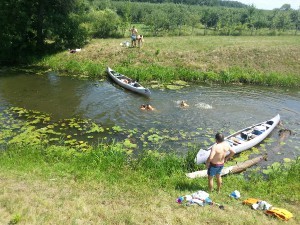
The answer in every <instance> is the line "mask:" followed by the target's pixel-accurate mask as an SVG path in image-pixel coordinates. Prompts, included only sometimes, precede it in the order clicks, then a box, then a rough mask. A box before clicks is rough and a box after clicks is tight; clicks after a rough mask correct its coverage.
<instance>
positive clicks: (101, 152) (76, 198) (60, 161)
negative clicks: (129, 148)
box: [0, 145, 300, 225]
mask: <svg viewBox="0 0 300 225" xmlns="http://www.w3.org/2000/svg"><path fill="white" fill-rule="evenodd" d="M187 165H188V160H187V159H185V158H180V157H177V156H174V155H172V154H168V155H164V154H158V153H155V152H151V151H150V152H145V153H144V154H143V155H142V156H140V157H138V158H135V159H133V158H131V156H130V155H128V154H127V153H126V151H124V150H123V149H122V148H121V147H120V146H117V145H116V146H110V147H106V146H99V147H95V148H94V149H93V150H92V151H90V152H86V153H75V152H74V151H72V150H70V149H67V148H65V147H54V146H51V147H48V148H46V147H40V146H27V147H25V146H10V147H7V149H6V151H2V152H1V157H0V177H1V178H0V184H1V189H0V190H1V191H0V213H1V217H0V223H1V224H32V225H34V224H195V223H197V221H201V224H202V223H203V224H221V223H222V224H281V223H282V222H281V221H279V220H278V219H275V218H270V217H268V216H266V215H265V214H264V213H263V212H262V211H254V210H251V209H250V208H249V207H248V206H244V205H242V200H243V199H246V198H248V197H255V198H261V199H263V200H265V201H267V202H269V203H271V204H272V205H274V206H276V207H280V208H285V209H287V210H289V211H291V212H292V213H293V214H294V218H293V219H291V220H290V221H289V222H288V223H289V224H299V216H298V215H297V214H298V209H299V206H300V193H299V188H300V186H299V185H300V184H299V180H298V175H299V172H300V161H299V160H298V161H296V162H294V163H292V164H290V166H289V167H288V168H279V169H274V170H273V172H271V173H270V174H269V177H268V179H263V177H262V176H260V175H259V174H258V173H257V172H255V171H253V172H252V173H251V174H250V176H249V179H248V180H246V179H244V177H243V176H242V175H231V176H227V177H224V178H223V181H224V187H223V189H222V193H220V194H217V193H215V192H213V193H212V194H211V198H212V200H214V201H215V202H218V203H221V204H223V205H224V206H225V210H224V211H222V210H220V209H218V207H216V206H205V207H199V206H190V207H187V206H183V205H179V204H177V203H176V202H175V200H176V199H177V197H178V196H182V195H185V194H190V193H193V192H195V191H197V190H207V181H206V179H194V180H191V179H188V178H186V177H185V172H186V171H187ZM236 189H237V190H239V191H240V192H241V195H242V198H241V199H240V200H234V199H232V198H230V197H229V196H228V194H229V193H231V192H232V191H233V190H236Z"/></svg>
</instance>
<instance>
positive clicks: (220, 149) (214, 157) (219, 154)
mask: <svg viewBox="0 0 300 225" xmlns="http://www.w3.org/2000/svg"><path fill="white" fill-rule="evenodd" d="M215 139H216V144H214V145H213V147H212V149H211V151H210V155H209V157H208V158H207V160H206V167H207V175H208V187H209V191H212V190H213V179H214V176H216V178H217V185H218V192H220V190H221V185H222V178H221V171H222V169H223V167H224V163H225V162H227V160H228V159H230V158H231V157H232V156H233V155H234V154H235V151H234V150H233V149H232V148H231V146H230V145H229V143H228V142H225V141H224V135H223V134H220V133H217V134H216V136H215ZM228 151H229V152H230V154H229V155H228V156H226V154H227V152H228Z"/></svg>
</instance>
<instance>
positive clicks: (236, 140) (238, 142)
mask: <svg viewBox="0 0 300 225" xmlns="http://www.w3.org/2000/svg"><path fill="white" fill-rule="evenodd" d="M230 140H231V141H233V142H235V143H237V144H242V143H243V142H245V140H242V139H240V138H238V137H231V138H230Z"/></svg>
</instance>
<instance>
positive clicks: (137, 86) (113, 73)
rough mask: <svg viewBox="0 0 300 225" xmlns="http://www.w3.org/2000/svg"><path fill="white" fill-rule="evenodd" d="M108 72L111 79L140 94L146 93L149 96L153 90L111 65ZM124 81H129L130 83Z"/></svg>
mask: <svg viewBox="0 0 300 225" xmlns="http://www.w3.org/2000/svg"><path fill="white" fill-rule="evenodd" d="M107 73H108V75H109V76H110V77H111V79H112V80H113V81H114V82H116V83H117V84H118V85H120V86H121V87H123V88H126V89H128V90H130V91H133V92H136V93H138V94H142V95H145V96H147V97H149V96H150V95H151V92H150V90H149V89H148V88H144V87H143V86H142V85H140V84H139V83H138V82H136V81H133V80H132V79H131V78H129V77H127V76H125V75H123V74H120V73H118V72H116V71H114V70H112V69H111V68H110V67H107ZM124 81H127V82H128V83H127V82H124Z"/></svg>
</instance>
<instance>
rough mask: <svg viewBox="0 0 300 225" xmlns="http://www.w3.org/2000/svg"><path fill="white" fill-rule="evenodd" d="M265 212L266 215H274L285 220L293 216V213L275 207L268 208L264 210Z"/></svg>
mask: <svg viewBox="0 0 300 225" xmlns="http://www.w3.org/2000/svg"><path fill="white" fill-rule="evenodd" d="M265 213H266V214H267V215H272V216H276V217H277V218H278V219H280V220H285V221H287V220H289V219H290V218H292V217H293V214H292V213H291V212H289V211H287V210H286V209H281V208H275V207H273V208H272V209H270V210H266V211H265Z"/></svg>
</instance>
